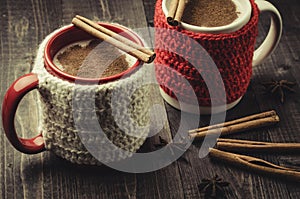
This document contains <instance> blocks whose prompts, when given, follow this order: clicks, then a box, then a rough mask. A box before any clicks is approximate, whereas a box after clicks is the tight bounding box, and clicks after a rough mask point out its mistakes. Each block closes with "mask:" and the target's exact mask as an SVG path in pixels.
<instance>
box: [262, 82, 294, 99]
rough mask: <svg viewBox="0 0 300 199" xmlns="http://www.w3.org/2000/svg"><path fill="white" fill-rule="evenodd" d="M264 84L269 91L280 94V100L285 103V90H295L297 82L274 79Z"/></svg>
mask: <svg viewBox="0 0 300 199" xmlns="http://www.w3.org/2000/svg"><path fill="white" fill-rule="evenodd" d="M262 85H263V86H264V87H265V88H266V89H267V91H268V92H270V93H272V94H275V93H277V94H279V97H280V102H281V103H284V97H285V92H286V91H289V92H295V90H294V89H293V88H292V87H293V86H295V85H296V83H295V82H290V81H288V80H285V79H284V80H278V81H275V80H272V81H270V82H265V83H262Z"/></svg>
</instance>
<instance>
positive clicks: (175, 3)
mask: <svg viewBox="0 0 300 199" xmlns="http://www.w3.org/2000/svg"><path fill="white" fill-rule="evenodd" d="M178 3H179V0H172V1H171V3H170V8H169V12H168V16H167V22H168V24H170V25H171V26H177V25H178V23H177V24H176V22H175V21H174V18H175V15H176V10H177V7H178Z"/></svg>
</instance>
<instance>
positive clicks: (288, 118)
mask: <svg viewBox="0 0 300 199" xmlns="http://www.w3.org/2000/svg"><path fill="white" fill-rule="evenodd" d="M144 2H146V3H145V4H146V5H147V3H149V1H147V0H145V1H144ZM273 3H274V4H275V5H276V6H277V7H278V8H279V10H280V12H282V13H283V19H284V20H285V19H286V20H288V21H289V19H291V22H288V24H287V25H285V26H284V34H283V37H282V40H281V44H280V45H279V46H278V49H277V50H276V51H275V53H274V54H273V55H272V56H271V57H270V58H268V59H267V60H266V62H265V63H264V64H262V65H260V66H258V67H257V68H254V74H253V77H252V82H251V84H250V86H249V89H248V91H247V93H246V95H245V96H244V97H243V99H242V101H241V102H240V103H239V104H238V105H237V106H236V107H235V108H234V109H232V110H230V111H228V112H227V115H226V120H231V119H234V118H239V117H242V116H245V115H250V114H253V113H256V112H260V111H265V110H270V109H275V110H277V111H278V113H279V115H280V117H281V118H282V121H281V123H280V125H279V126H276V127H272V128H264V129H259V130H251V131H248V132H246V133H240V134H236V135H232V136H229V137H231V138H238V139H249V140H263V141H273V142H280V141H281V142H299V138H300V137H299V134H298V133H297V131H299V124H300V123H299V113H298V111H299V108H296V107H299V103H298V100H297V99H299V90H298V88H297V89H296V94H293V95H289V96H288V98H289V99H287V100H289V101H292V102H290V103H287V105H284V106H282V105H280V103H278V102H279V101H272V100H275V99H274V98H273V97H271V98H269V100H268V101H266V99H265V97H266V96H264V95H263V91H262V90H261V89H262V88H261V85H260V82H262V81H263V80H265V79H271V78H275V77H284V78H287V79H290V80H293V81H296V82H297V84H298V85H299V82H298V80H299V78H296V77H293V75H298V74H299V72H298V70H299V67H296V66H297V65H298V55H299V53H298V52H299V48H298V47H297V46H299V35H298V34H297V36H296V34H295V31H296V30H298V28H299V23H297V22H298V21H299V19H298V17H295V13H294V11H293V10H294V8H297V6H296V7H294V6H295V5H296V4H297V5H298V6H299V3H298V2H295V1H293V2H291V4H287V3H286V2H284V3H283V2H278V1H275V0H274V1H273ZM283 4H284V5H283ZM295 10H297V9H295ZM149 15H150V16H151V15H152V14H151V13H150V14H149ZM267 19H268V17H267V16H266V15H263V16H262V17H261V22H260V25H259V32H260V35H259V38H258V43H259V42H261V41H262V40H263V37H264V36H265V35H266V34H265V33H266V31H267V30H268V25H269V21H268V20H267ZM284 23H285V21H284ZM282 43H283V44H282ZM297 44H298V45H297ZM282 45H286V47H282ZM278 51H281V52H278ZM274 59H277V60H275V61H274ZM291 64H292V65H295V67H293V69H291V71H294V73H293V75H291V74H290V75H286V76H282V74H281V73H287V72H285V71H284V70H287V69H290V68H291V67H290V66H291ZM276 65H277V66H276ZM286 68H287V69H286ZM295 72H296V73H295ZM290 73H291V72H290ZM262 77H263V78H262ZM288 104H290V105H288ZM284 107H285V108H284ZM167 110H168V116H169V120H170V127H171V130H172V132H173V135H174V134H175V133H176V132H177V129H178V124H179V122H180V120H185V121H184V122H185V124H184V125H189V118H180V113H179V112H178V111H177V110H175V109H174V108H172V107H170V106H168V105H167ZM208 121H209V117H201V122H200V124H199V126H204V125H207V124H208ZM198 151H199V148H198V147H195V146H192V147H191V149H190V151H189V152H187V154H186V155H185V157H186V158H187V159H188V160H189V162H190V163H191V165H192V166H188V165H186V164H185V163H182V162H179V163H178V164H179V168H180V173H181V176H182V179H183V182H186V183H184V184H183V185H182V186H183V189H184V193H185V197H186V198H198V197H199V196H200V195H199V194H200V193H199V192H198V190H197V183H199V182H200V180H201V179H202V178H204V177H212V176H214V174H215V173H217V174H218V175H219V176H221V177H222V178H223V179H224V180H226V181H229V182H231V186H230V188H229V189H227V190H226V195H227V198H298V197H299V186H298V185H297V184H293V183H289V182H285V181H282V180H277V179H274V178H268V177H266V176H261V175H257V174H255V173H252V172H250V173H249V172H247V171H244V170H240V169H238V168H234V167H232V166H229V165H226V164H223V163H221V162H216V161H211V160H210V159H209V158H208V157H206V158H203V159H199V157H198V156H197V154H198ZM257 157H260V158H262V159H265V160H267V161H270V162H274V163H275V164H280V165H286V166H290V167H293V166H294V167H295V164H297V163H295V164H294V165H293V164H291V162H299V161H297V159H299V157H298V156H283V157H282V156H277V155H276V154H274V155H264V154H262V155H257ZM287 162H289V164H287ZM296 168H299V164H298V167H297V166H296Z"/></svg>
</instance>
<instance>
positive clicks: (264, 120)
mask: <svg viewBox="0 0 300 199" xmlns="http://www.w3.org/2000/svg"><path fill="white" fill-rule="evenodd" d="M278 122H279V117H278V115H277V114H276V112H275V111H274V110H272V111H267V112H263V113H259V114H254V115H250V116H247V117H243V118H239V119H236V120H232V121H229V122H225V123H220V124H215V125H211V126H207V127H202V128H198V129H193V130H190V131H189V136H190V137H191V138H196V139H203V138H204V137H205V136H207V135H220V136H224V135H229V134H233V133H237V132H241V131H246V130H249V129H253V128H258V127H263V126H268V125H273V124H276V123H278Z"/></svg>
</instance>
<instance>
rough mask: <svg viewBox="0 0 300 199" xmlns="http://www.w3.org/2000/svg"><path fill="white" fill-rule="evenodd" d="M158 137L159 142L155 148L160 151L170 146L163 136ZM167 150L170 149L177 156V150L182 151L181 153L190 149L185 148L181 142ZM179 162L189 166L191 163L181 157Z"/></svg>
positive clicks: (173, 144)
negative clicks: (175, 150)
mask: <svg viewBox="0 0 300 199" xmlns="http://www.w3.org/2000/svg"><path fill="white" fill-rule="evenodd" d="M158 137H159V142H158V143H156V144H154V147H155V148H157V149H160V148H162V147H164V146H166V145H168V144H169V142H168V141H167V140H165V139H164V138H162V137H161V136H158ZM167 149H169V150H170V151H171V153H172V154H173V155H174V154H175V153H174V149H177V150H180V151H183V152H185V151H186V150H188V149H186V148H185V144H184V143H179V142H176V143H172V144H171V145H170V146H169V147H167ZM178 160H179V161H183V162H184V163H186V164H189V161H188V160H187V159H186V158H185V157H184V156H181V157H180V158H179V159H178Z"/></svg>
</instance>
